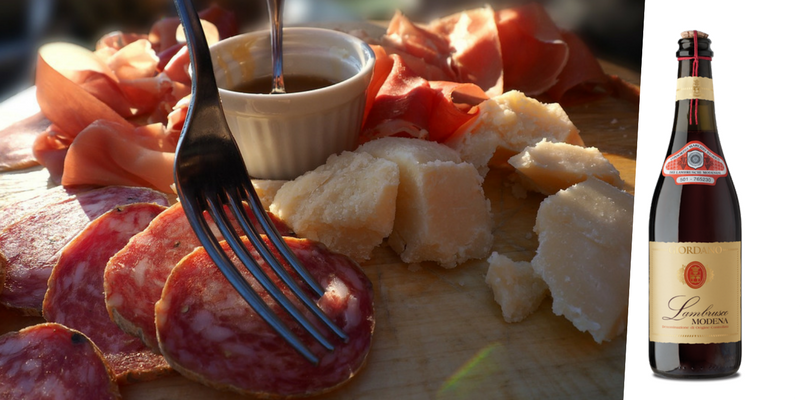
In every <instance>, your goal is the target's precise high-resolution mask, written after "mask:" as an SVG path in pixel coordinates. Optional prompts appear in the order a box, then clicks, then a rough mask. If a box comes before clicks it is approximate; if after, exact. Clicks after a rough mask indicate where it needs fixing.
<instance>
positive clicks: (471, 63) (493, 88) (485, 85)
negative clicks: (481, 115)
mask: <svg viewBox="0 0 800 400" xmlns="http://www.w3.org/2000/svg"><path fill="white" fill-rule="evenodd" d="M428 29H430V31H431V32H434V33H436V34H438V35H440V36H441V37H444V38H446V39H447V42H448V43H449V51H450V58H451V64H452V68H453V71H454V72H455V76H456V81H457V82H469V83H474V84H475V85H477V86H478V87H480V88H481V89H483V90H484V91H485V92H486V95H487V96H489V97H494V96H499V95H501V94H503V86H504V77H503V66H504V65H505V60H504V59H503V56H502V54H501V43H500V35H499V32H498V28H497V25H496V24H495V12H494V10H493V9H492V8H491V7H489V6H485V7H482V8H475V9H472V10H467V11H464V12H461V13H457V14H453V15H450V16H447V17H444V18H440V19H437V20H435V21H433V22H432V23H431V24H430V25H429V28H428ZM517 56H518V55H517Z"/></svg>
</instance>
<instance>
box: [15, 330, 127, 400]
mask: <svg viewBox="0 0 800 400" xmlns="http://www.w3.org/2000/svg"><path fill="white" fill-rule="evenodd" d="M0 377H1V378H2V379H0V399H15V400H26V399H31V400H34V399H36V400H39V399H82V400H104V399H121V398H122V396H121V395H120V393H119V387H118V386H117V384H116V383H115V382H114V378H113V377H112V375H111V369H110V368H109V367H108V365H106V363H105V360H104V359H103V356H102V354H100V351H99V350H98V349H97V347H96V346H95V345H94V344H93V343H92V342H91V341H90V340H89V339H88V338H87V337H86V336H84V335H83V334H82V333H80V332H78V331H76V330H72V329H69V328H67V327H65V326H63V325H61V324H55V323H44V324H39V325H34V326H29V327H27V328H25V329H22V330H20V331H19V332H11V333H7V334H5V335H3V336H0Z"/></svg>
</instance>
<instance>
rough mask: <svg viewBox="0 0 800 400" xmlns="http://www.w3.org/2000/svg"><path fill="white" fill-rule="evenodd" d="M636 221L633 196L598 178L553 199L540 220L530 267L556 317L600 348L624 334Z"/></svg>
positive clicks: (541, 209) (544, 205) (542, 207)
mask: <svg viewBox="0 0 800 400" xmlns="http://www.w3.org/2000/svg"><path fill="white" fill-rule="evenodd" d="M632 217H633V196H631V195H629V194H627V193H625V192H623V191H621V190H619V189H617V188H615V187H614V186H611V185H609V184H608V183H605V182H603V181H601V180H599V179H596V178H589V179H587V180H586V181H584V182H581V183H579V184H576V185H574V186H572V187H570V188H569V189H566V190H562V191H560V192H558V193H556V194H555V195H552V196H549V197H548V198H546V199H545V200H544V201H543V202H542V204H541V205H540V206H539V212H538V215H537V217H536V226H534V229H533V230H534V232H536V233H537V234H538V235H539V248H538V249H537V252H536V256H535V257H534V258H533V260H532V261H531V264H532V265H533V268H534V270H536V272H537V273H539V274H540V275H541V276H542V278H543V279H544V280H545V282H547V286H548V287H549V288H550V293H551V295H552V297H553V312H554V313H555V314H556V315H564V316H565V317H566V318H567V319H568V320H570V321H571V322H572V323H573V324H574V325H575V327H576V328H578V329H579V330H581V331H588V332H589V333H591V334H592V337H593V338H594V340H595V341H597V342H598V343H599V342H602V341H604V340H611V339H612V338H614V337H615V336H617V335H619V334H621V333H623V332H624V331H625V327H626V320H627V310H628V279H629V276H630V256H631V229H632V227H631V224H632V222H633V220H632Z"/></svg>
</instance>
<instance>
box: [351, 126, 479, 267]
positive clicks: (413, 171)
mask: <svg viewBox="0 0 800 400" xmlns="http://www.w3.org/2000/svg"><path fill="white" fill-rule="evenodd" d="M356 151H357V152H364V153H369V154H372V155H373V156H375V157H378V158H383V159H386V160H389V161H392V162H394V163H396V164H397V166H398V167H399V168H400V186H399V188H398V191H397V213H396V218H395V224H394V230H393V231H392V234H391V235H389V245H390V246H391V247H392V249H394V250H395V251H396V252H397V253H398V254H399V255H400V258H401V259H402V260H403V261H404V262H406V263H417V262H423V261H435V262H438V263H439V264H440V265H441V266H443V267H445V268H452V267H455V266H456V265H458V264H460V263H462V262H464V261H467V260H469V259H474V258H484V257H486V256H488V255H489V252H490V250H491V247H492V243H493V241H494V236H493V235H492V216H491V205H490V204H489V201H488V200H487V199H486V197H485V196H484V193H483V188H482V187H481V184H482V183H483V178H481V176H480V175H479V174H478V171H477V170H476V169H475V167H473V166H472V165H471V164H469V163H465V162H461V160H460V159H459V156H458V154H457V153H456V152H455V151H454V150H453V149H450V148H448V147H447V146H444V145H442V144H439V143H435V142H429V141H425V140H419V139H409V138H392V137H388V138H383V139H378V140H373V141H371V142H367V143H365V144H363V145H362V146H361V147H359V148H358V149H357V150H356Z"/></svg>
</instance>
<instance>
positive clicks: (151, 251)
mask: <svg viewBox="0 0 800 400" xmlns="http://www.w3.org/2000/svg"><path fill="white" fill-rule="evenodd" d="M273 222H275V223H276V226H277V227H278V229H279V230H280V231H281V232H282V233H283V234H287V233H288V232H289V229H288V228H287V227H286V225H285V224H284V223H283V222H281V221H280V220H277V219H276V218H274V217H273ZM198 246H200V241H199V240H197V236H195V234H194V231H193V230H192V227H191V226H190V225H189V220H188V219H186V215H185V214H184V212H183V208H182V207H181V205H180V203H177V204H175V205H173V206H172V207H170V208H169V209H167V210H166V211H164V212H163V213H161V214H160V215H159V216H158V217H156V218H155V219H154V220H153V222H152V223H151V224H150V226H149V227H148V228H147V229H145V230H144V231H142V232H141V233H139V234H137V235H136V236H134V237H133V238H131V240H130V242H129V243H128V244H127V245H126V246H125V247H124V248H123V249H122V250H120V251H119V252H118V253H117V254H116V255H114V256H113V257H112V258H111V259H110V260H109V261H108V264H107V265H106V270H105V295H106V307H107V308H108V313H109V314H111V316H112V318H113V319H114V321H115V322H116V323H117V325H118V326H119V327H120V328H122V330H123V331H125V332H127V333H129V334H131V335H135V336H138V337H139V338H141V339H142V341H144V342H145V344H147V345H148V346H150V348H151V349H153V350H156V351H158V339H157V338H156V327H155V322H154V321H155V315H154V313H153V307H154V306H155V304H156V301H158V299H159V298H161V289H162V288H163V287H164V282H165V281H166V280H167V277H168V276H169V273H170V271H172V268H174V267H175V265H176V264H178V261H180V260H181V259H182V258H183V257H184V256H186V255H187V254H189V253H190V252H192V250H194V249H195V248H196V247H198Z"/></svg>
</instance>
